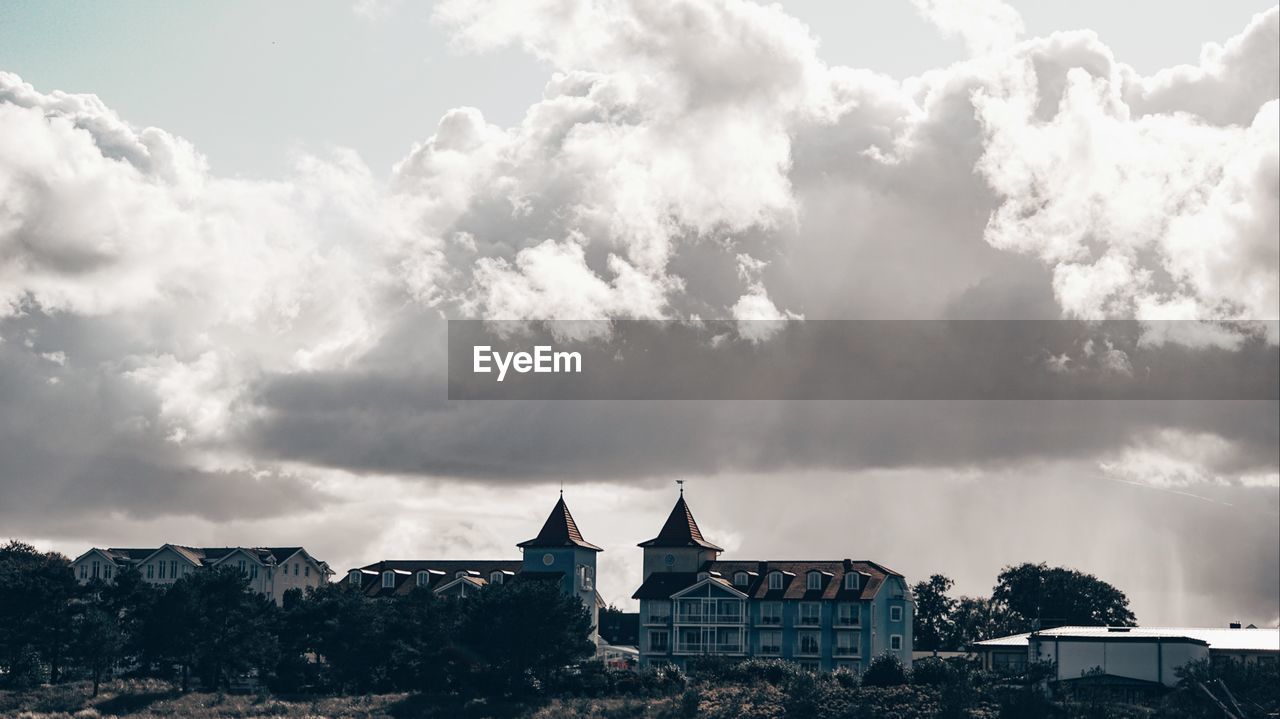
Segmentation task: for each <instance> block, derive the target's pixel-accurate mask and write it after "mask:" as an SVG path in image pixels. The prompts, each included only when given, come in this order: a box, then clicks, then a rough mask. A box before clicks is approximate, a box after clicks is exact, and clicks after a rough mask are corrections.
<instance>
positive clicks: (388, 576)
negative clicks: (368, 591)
mask: <svg viewBox="0 0 1280 719" xmlns="http://www.w3.org/2000/svg"><path fill="white" fill-rule="evenodd" d="M294 566H295V567H296V566H298V565H296V564H295V565H294ZM395 586H396V573H395V572H383V573H382V588H383V589H391V588H393V587H395Z"/></svg>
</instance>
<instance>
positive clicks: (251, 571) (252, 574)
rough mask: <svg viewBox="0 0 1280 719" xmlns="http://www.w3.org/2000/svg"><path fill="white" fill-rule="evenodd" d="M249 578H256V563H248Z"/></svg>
mask: <svg viewBox="0 0 1280 719" xmlns="http://www.w3.org/2000/svg"><path fill="white" fill-rule="evenodd" d="M174 571H175V572H176V571H178V568H177V567H174ZM249 578H250V579H257V578H258V565H256V564H250V565H249Z"/></svg>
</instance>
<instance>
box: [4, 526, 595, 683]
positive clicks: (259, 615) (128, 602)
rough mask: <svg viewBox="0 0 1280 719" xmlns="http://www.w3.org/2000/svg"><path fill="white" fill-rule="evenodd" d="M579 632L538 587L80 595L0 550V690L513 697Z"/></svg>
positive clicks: (586, 651)
mask: <svg viewBox="0 0 1280 719" xmlns="http://www.w3.org/2000/svg"><path fill="white" fill-rule="evenodd" d="M590 630H591V620H590V615H589V614H588V612H587V610H586V609H585V608H584V607H583V606H582V604H581V603H580V602H579V601H578V600H577V599H576V598H574V597H570V596H567V595H565V594H563V593H562V592H560V590H559V588H558V587H557V586H556V585H555V584H553V583H550V582H543V581H537V580H530V581H516V582H512V583H509V584H504V585H491V586H489V587H486V588H485V589H483V590H482V591H480V592H478V593H476V594H475V595H473V596H470V597H467V598H466V599H465V600H457V599H443V598H440V597H438V596H436V595H435V594H434V593H432V592H430V591H427V590H415V591H414V592H413V593H411V594H409V595H407V596H404V597H397V598H395V599H369V598H367V597H364V596H362V595H361V594H360V593H358V592H355V591H352V590H350V589H348V588H346V587H342V586H338V585H329V586H325V587H321V588H319V589H317V590H313V591H311V592H309V593H307V594H305V595H304V594H303V593H302V592H300V591H298V590H291V591H290V592H288V593H286V594H285V597H284V602H283V606H277V605H276V604H275V603H274V602H273V601H272V600H270V599H269V598H267V597H264V596H262V595H260V594H258V593H257V592H254V591H253V590H251V589H250V588H249V583H248V578H247V577H246V576H245V575H244V574H243V573H242V572H240V571H239V570H238V569H236V568H232V567H226V568H214V569H207V570H202V571H199V572H194V573H192V574H189V575H186V576H183V577H182V578H180V579H178V580H177V581H176V582H174V583H173V584H172V585H170V586H168V587H157V586H154V585H150V584H148V583H146V582H144V581H143V580H142V578H141V576H140V575H139V573H138V572H137V571H136V570H125V571H122V572H120V573H119V574H117V576H116V578H115V581H114V582H113V583H104V582H101V581H97V580H95V581H93V582H91V583H89V584H86V585H81V584H79V583H78V582H77V581H76V579H75V577H74V576H73V574H72V569H71V563H70V560H69V559H68V558H67V557H65V556H63V555H61V554H57V553H52V552H50V553H42V552H39V551H37V550H36V549H34V548H33V547H31V546H30V545H27V544H23V543H20V542H10V543H9V544H8V545H6V546H4V547H0V684H2V685H5V686H8V687H12V688H21V687H24V686H30V685H32V684H37V683H43V682H50V683H58V682H61V681H64V680H67V679H70V678H83V679H91V680H92V682H93V691H94V694H95V695H96V694H97V691H98V685H99V682H100V681H101V680H102V679H103V678H104V677H106V676H109V675H112V674H117V673H127V674H129V675H134V676H155V677H160V678H165V679H171V680H173V681H175V682H180V683H181V686H182V688H183V690H184V691H186V690H187V689H188V688H189V687H190V686H191V685H192V684H193V682H199V684H200V686H201V687H203V688H205V689H223V688H229V687H230V686H231V685H232V684H233V683H235V682H237V681H238V680H242V679H243V678H245V677H253V678H254V680H255V681H256V682H258V683H260V684H262V685H265V686H267V687H269V688H270V689H272V690H274V691H278V692H285V693H292V692H302V691H316V692H333V693H337V692H359V693H370V692H388V691H414V692H464V693H466V692H468V691H469V690H472V693H484V694H493V693H504V692H505V693H520V692H528V691H534V690H536V689H537V688H538V686H539V685H540V684H541V683H543V682H546V681H548V680H550V679H552V678H553V677H554V675H555V674H557V673H562V672H564V671H566V668H567V667H572V666H573V665H575V664H577V663H579V662H581V661H582V660H584V659H586V658H587V657H590V656H591V654H592V652H593V651H594V647H593V645H592V643H591V641H590V640H589V638H588V637H589V634H590ZM481 690H482V691H481Z"/></svg>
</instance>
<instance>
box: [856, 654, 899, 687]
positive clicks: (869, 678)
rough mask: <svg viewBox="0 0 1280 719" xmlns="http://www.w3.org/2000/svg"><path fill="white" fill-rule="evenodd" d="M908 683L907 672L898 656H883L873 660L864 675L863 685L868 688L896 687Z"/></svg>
mask: <svg viewBox="0 0 1280 719" xmlns="http://www.w3.org/2000/svg"><path fill="white" fill-rule="evenodd" d="M906 683H907V670H906V667H904V666H902V660H901V659H899V658H898V655H896V654H888V653H886V654H881V655H880V656H878V657H876V658H875V659H872V660H871V665H870V666H868V667H867V671H865V672H863V674H862V684H863V686H868V687H894V686H900V685H902V684H906Z"/></svg>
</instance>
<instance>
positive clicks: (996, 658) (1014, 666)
mask: <svg viewBox="0 0 1280 719" xmlns="http://www.w3.org/2000/svg"><path fill="white" fill-rule="evenodd" d="M991 668H992V669H994V670H996V671H998V672H1010V671H1018V672H1020V671H1022V670H1024V669H1026V668H1027V654H1026V652H1018V653H1016V654H1014V653H1011V652H994V653H992V655H991Z"/></svg>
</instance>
